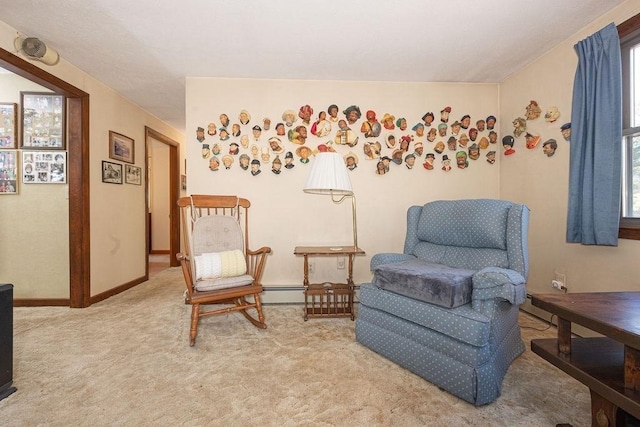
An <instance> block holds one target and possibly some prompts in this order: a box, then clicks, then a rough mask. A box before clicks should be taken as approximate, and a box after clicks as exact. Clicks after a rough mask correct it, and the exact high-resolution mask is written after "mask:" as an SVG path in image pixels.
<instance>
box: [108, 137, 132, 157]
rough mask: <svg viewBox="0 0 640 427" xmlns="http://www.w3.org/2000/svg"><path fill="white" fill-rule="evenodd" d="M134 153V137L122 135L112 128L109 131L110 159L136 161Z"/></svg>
mask: <svg viewBox="0 0 640 427" xmlns="http://www.w3.org/2000/svg"><path fill="white" fill-rule="evenodd" d="M134 154H135V151H134V145H133V139H131V138H129V137H127V136H124V135H120V134H119V133H117V132H114V131H112V130H110V131H109V158H110V159H114V160H120V161H122V162H126V163H135V161H134Z"/></svg>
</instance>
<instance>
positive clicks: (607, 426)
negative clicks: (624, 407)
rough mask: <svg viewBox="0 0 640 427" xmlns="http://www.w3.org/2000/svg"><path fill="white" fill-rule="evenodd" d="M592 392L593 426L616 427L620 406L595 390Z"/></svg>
mask: <svg viewBox="0 0 640 427" xmlns="http://www.w3.org/2000/svg"><path fill="white" fill-rule="evenodd" d="M589 391H590V392H591V427H615V426H616V425H617V424H616V416H617V413H618V406H616V405H614V404H613V403H611V402H609V401H608V400H607V399H605V398H604V397H602V396H600V395H599V394H598V393H596V392H595V391H593V390H589Z"/></svg>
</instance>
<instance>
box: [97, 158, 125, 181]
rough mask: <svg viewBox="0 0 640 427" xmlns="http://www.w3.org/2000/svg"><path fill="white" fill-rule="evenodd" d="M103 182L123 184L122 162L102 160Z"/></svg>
mask: <svg viewBox="0 0 640 427" xmlns="http://www.w3.org/2000/svg"><path fill="white" fill-rule="evenodd" d="M102 182H106V183H108V184H122V165H121V164H120V163H113V162H108V161H106V160H103V161H102Z"/></svg>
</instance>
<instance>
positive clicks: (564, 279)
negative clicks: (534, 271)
mask: <svg viewBox="0 0 640 427" xmlns="http://www.w3.org/2000/svg"><path fill="white" fill-rule="evenodd" d="M553 279H554V280H556V281H558V282H561V283H562V284H564V286H565V287H567V275H566V274H562V273H558V272H557V271H556V273H555V275H554V278H553Z"/></svg>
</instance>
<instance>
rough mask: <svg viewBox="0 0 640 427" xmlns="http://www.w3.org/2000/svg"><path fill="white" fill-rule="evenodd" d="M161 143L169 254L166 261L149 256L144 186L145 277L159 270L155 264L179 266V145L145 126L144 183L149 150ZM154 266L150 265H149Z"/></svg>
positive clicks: (148, 195)
mask: <svg viewBox="0 0 640 427" xmlns="http://www.w3.org/2000/svg"><path fill="white" fill-rule="evenodd" d="M154 143H161V144H164V145H166V146H167V148H168V149H169V159H168V160H169V172H168V179H169V187H168V193H169V194H168V200H169V209H168V214H169V230H168V233H169V237H168V239H169V254H168V257H169V258H168V260H166V261H165V260H164V259H162V258H160V259H157V258H158V257H156V254H151V249H152V248H151V242H150V240H151V227H150V225H151V224H150V221H151V220H150V215H149V212H150V206H149V202H150V196H151V195H150V193H149V185H147V186H146V189H145V193H146V224H147V227H146V229H147V238H146V241H147V250H146V256H147V267H146V268H147V277H149V276H150V272H151V270H152V268H153V272H154V273H155V272H156V271H157V268H161V266H158V265H157V263H158V262H160V263H163V262H168V266H169V267H177V266H178V265H179V263H178V259H177V258H176V255H177V254H178V252H179V251H180V211H179V210H178V198H179V196H180V153H179V147H180V144H179V143H178V142H177V141H174V140H173V139H171V138H169V137H167V136H166V135H163V134H161V133H160V132H158V131H156V130H154V129H151V128H150V127H147V126H145V176H146V179H145V182H147V184H148V183H149V180H150V179H152V177H150V176H149V150H150V146H151V144H154ZM152 262H153V263H154V264H156V265H150V264H151V263H152Z"/></svg>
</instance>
